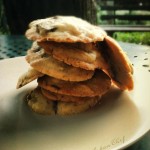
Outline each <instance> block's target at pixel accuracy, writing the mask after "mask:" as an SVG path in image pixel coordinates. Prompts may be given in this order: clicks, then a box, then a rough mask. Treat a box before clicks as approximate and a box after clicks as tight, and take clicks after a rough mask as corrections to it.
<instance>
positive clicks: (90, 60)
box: [38, 41, 106, 70]
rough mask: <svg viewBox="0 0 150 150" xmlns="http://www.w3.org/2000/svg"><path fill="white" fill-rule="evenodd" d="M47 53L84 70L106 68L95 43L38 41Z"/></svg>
mask: <svg viewBox="0 0 150 150" xmlns="http://www.w3.org/2000/svg"><path fill="white" fill-rule="evenodd" d="M38 44H39V45H40V46H41V47H43V48H44V51H45V52H46V53H47V54H50V55H52V56H53V57H54V58H55V59H57V60H60V61H63V62H64V63H66V64H69V65H72V66H74V67H80V68H83V69H86V70H95V69H96V68H100V69H102V68H106V67H105V66H106V62H105V60H104V58H103V57H102V55H101V53H100V51H99V50H98V49H97V48H96V46H95V43H86V44H85V43H80V42H77V43H58V42H52V41H43V42H38Z"/></svg>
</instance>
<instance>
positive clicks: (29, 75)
mask: <svg viewBox="0 0 150 150" xmlns="http://www.w3.org/2000/svg"><path fill="white" fill-rule="evenodd" d="M43 75H44V74H43V73H41V72H39V71H37V70H35V69H33V68H29V69H28V71H27V72H25V73H24V74H22V75H21V76H20V77H19V79H18V83H17V87H16V88H17V89H19V88H21V87H23V86H24V85H26V84H28V83H30V82H32V81H33V80H35V79H37V78H38V77H42V76H43Z"/></svg>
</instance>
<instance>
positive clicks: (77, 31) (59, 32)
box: [26, 16, 106, 43]
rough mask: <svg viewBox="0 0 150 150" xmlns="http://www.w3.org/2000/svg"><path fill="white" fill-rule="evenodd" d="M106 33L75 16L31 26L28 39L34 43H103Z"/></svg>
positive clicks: (56, 17)
mask: <svg viewBox="0 0 150 150" xmlns="http://www.w3.org/2000/svg"><path fill="white" fill-rule="evenodd" d="M105 36H106V32H105V31H104V30H103V29H102V28H100V27H98V26H95V25H92V24H90V23H88V22H87V21H85V20H82V19H80V18H77V17H74V16H54V17H49V18H45V19H38V20H35V21H32V22H31V23H30V24H29V29H28V30H27V31H26V37H27V38H28V39H30V40H34V41H55V42H70V43H75V42H83V43H90V42H96V41H103V39H104V37H105Z"/></svg>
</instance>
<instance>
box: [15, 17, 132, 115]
mask: <svg viewBox="0 0 150 150" xmlns="http://www.w3.org/2000/svg"><path fill="white" fill-rule="evenodd" d="M26 37H27V38H28V39H30V40H33V44H32V47H31V48H30V49H29V50H28V51H27V55H26V61H27V62H28V63H29V64H30V66H31V68H29V70H28V71H27V72H26V73H24V74H23V75H22V76H21V77H20V78H19V80H18V84H17V88H20V87H22V86H24V85H26V84H27V83H30V82H31V81H33V80H35V79H37V82H38V86H37V87H36V88H35V89H34V90H33V91H31V93H30V94H29V95H28V98H27V103H28V105H29V107H30V108H31V109H32V110H33V111H35V112H37V113H40V114H44V115H51V114H58V115H69V114H75V113H80V112H83V111H86V110H88V109H89V108H91V107H93V106H94V105H96V104H97V103H98V102H99V101H100V98H101V96H102V95H104V94H105V93H106V92H107V91H108V90H109V89H110V87H111V85H112V83H113V85H116V86H118V87H119V88H120V89H122V90H126V89H127V90H131V89H132V88H133V80H132V72H133V69H132V66H131V63H130V62H129V60H128V58H127V56H126V55H125V54H124V53H123V51H122V49H121V47H120V46H119V45H118V43H116V41H115V40H113V39H112V38H111V37H109V36H107V34H106V32H105V31H103V30H102V29H101V28H100V27H97V26H94V25H91V24H90V23H88V22H86V21H84V20H82V19H80V18H76V17H73V16H55V17H50V18H46V19H39V20H35V21H33V22H31V23H30V25H29V29H28V30H27V32H26Z"/></svg>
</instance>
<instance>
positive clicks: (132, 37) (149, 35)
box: [113, 32, 150, 45]
mask: <svg viewBox="0 0 150 150" xmlns="http://www.w3.org/2000/svg"><path fill="white" fill-rule="evenodd" d="M113 37H114V38H115V39H116V40H118V41H123V42H129V43H136V44H144V45H150V32H115V33H114V34H113Z"/></svg>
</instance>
